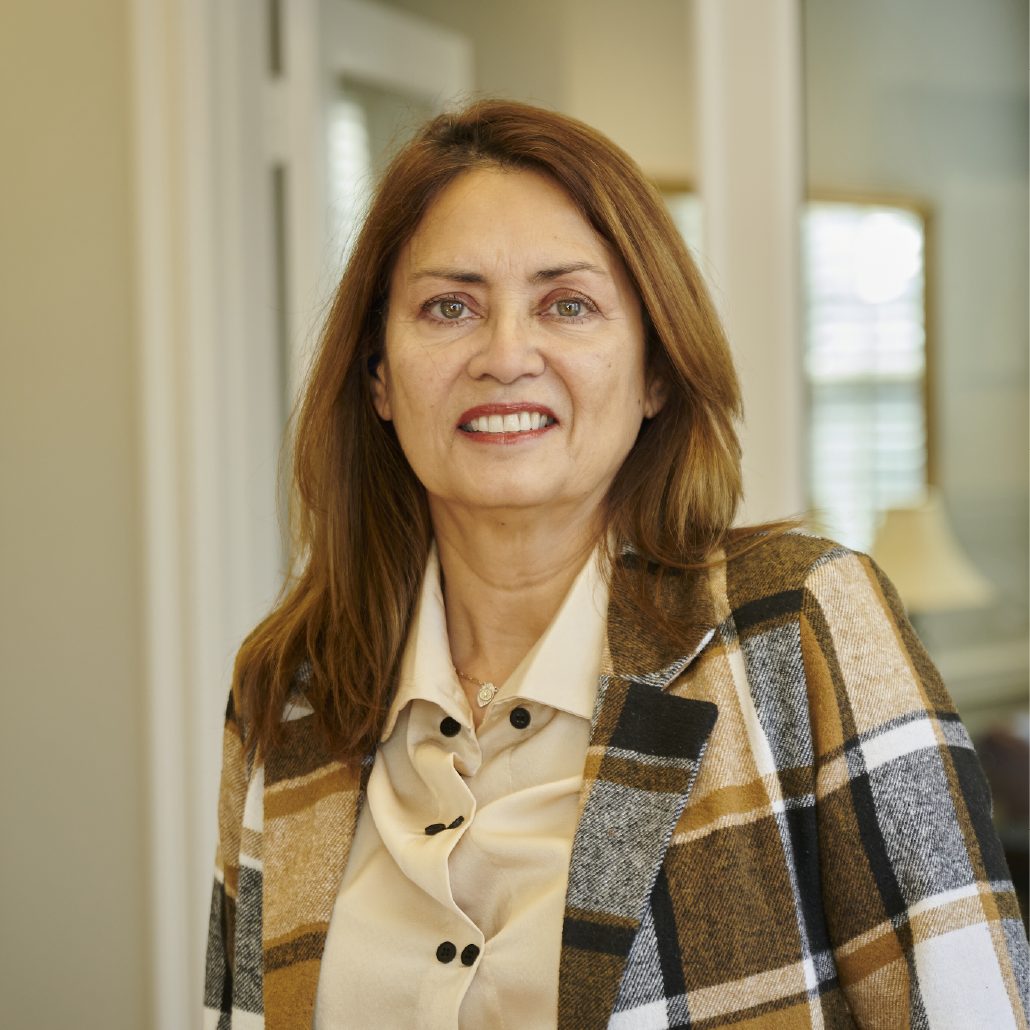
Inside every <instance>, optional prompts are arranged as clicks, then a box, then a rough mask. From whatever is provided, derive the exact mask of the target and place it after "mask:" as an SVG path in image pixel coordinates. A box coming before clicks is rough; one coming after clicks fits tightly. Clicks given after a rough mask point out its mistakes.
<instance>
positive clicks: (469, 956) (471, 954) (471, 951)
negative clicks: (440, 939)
mask: <svg viewBox="0 0 1030 1030" xmlns="http://www.w3.org/2000/svg"><path fill="white" fill-rule="evenodd" d="M440 947H441V948H442V947H443V945H442V944H441V945H440ZM451 947H452V948H453V947H454V945H453V944H452V945H451ZM439 954H440V952H439V951H437V955H439ZM477 958H479V947H478V946H477V945H475V944H470V945H469V946H468V947H467V948H466V949H465V950H464V951H463V952H462V953H461V964H462V965H463V966H471V965H472V963H473V962H475V961H476V959H477ZM447 961H448V962H449V961H450V959H448V960H447Z"/></svg>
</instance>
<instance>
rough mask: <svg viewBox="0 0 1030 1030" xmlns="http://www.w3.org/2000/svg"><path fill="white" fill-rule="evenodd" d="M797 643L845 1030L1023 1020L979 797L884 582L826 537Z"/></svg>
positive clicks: (938, 690) (971, 765) (922, 655)
mask: <svg viewBox="0 0 1030 1030" xmlns="http://www.w3.org/2000/svg"><path fill="white" fill-rule="evenodd" d="M801 639H802V654H803V659H804V666H805V676H806V681H807V685H808V693H809V704H810V711H811V720H812V732H813V743H814V745H815V753H816V807H817V819H818V838H819V858H820V862H819V864H820V877H821V883H822V895H823V907H824V911H825V913H826V919H827V926H828V931H829V937H830V945H831V947H832V950H833V955H834V958H835V961H836V966H837V971H838V975H839V977H840V982H841V986H842V987H843V989H844V992H845V995H846V997H847V1000H848V1004H849V1006H850V1008H851V1010H852V1013H853V1015H854V1018H855V1020H856V1022H857V1023H858V1025H859V1026H860V1027H863V1028H864V1027H870V1028H871V1027H876V1028H877V1030H882V1028H888V1027H889V1028H895V1027H896V1028H897V1030H902V1028H907V1027H909V1026H925V1027H966V1026H969V1027H973V1026H983V1027H988V1026H990V1027H994V1028H999V1030H1000V1028H1002V1027H1005V1028H1008V1027H1026V1026H1027V1022H1028V1018H1030V1016H1028V1001H1027V982H1028V954H1027V941H1026V937H1025V935H1024V931H1023V924H1022V921H1021V919H1020V916H1019V908H1018V903H1017V901H1016V896H1015V893H1014V891H1013V886H1012V883H1011V878H1010V875H1009V871H1008V868H1007V867H1006V864H1005V858H1004V854H1003V852H1002V848H1001V844H1000V843H999V841H998V837H997V835H996V833H995V831H994V827H993V825H992V823H991V798H990V791H989V789H988V786H987V783H986V780H985V778H984V775H983V772H982V770H981V768H980V765H979V762H978V761H977V757H976V754H975V752H974V750H973V747H972V743H971V741H970V739H969V735H968V734H967V732H966V730H965V727H964V726H963V725H962V723H961V721H960V720H959V717H958V714H957V713H956V711H955V707H954V705H953V703H952V701H951V699H950V697H949V696H948V693H947V691H946V690H945V688H944V685H943V683H942V682H941V679H940V676H939V674H938V673H937V670H936V669H935V668H934V666H933V664H932V663H931V661H930V659H929V657H928V656H927V654H926V652H925V650H924V649H923V647H922V645H921V644H920V642H919V640H918V638H917V637H916V635H915V633H914V631H913V629H912V627H911V625H910V624H909V622H908V619H907V618H906V616H905V613H904V609H903V607H902V605H901V602H900V600H899V599H898V597H897V594H896V592H895V591H894V588H893V587H892V586H891V584H890V582H889V581H888V580H887V579H886V577H885V576H884V575H883V573H882V572H881V571H880V570H879V569H878V568H877V567H876V565H875V564H874V563H873V562H872V561H871V560H870V559H869V558H867V557H865V556H864V555H856V554H854V553H851V552H848V551H845V550H844V549H843V548H839V549H837V550H836V551H834V552H832V553H830V554H827V555H825V556H824V557H823V559H821V561H820V562H818V563H817V564H816V565H815V567H814V568H813V569H812V570H811V571H810V572H809V574H808V576H807V578H806V582H805V589H804V596H803V599H802V620H801Z"/></svg>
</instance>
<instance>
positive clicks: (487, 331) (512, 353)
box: [468, 312, 544, 384]
mask: <svg viewBox="0 0 1030 1030" xmlns="http://www.w3.org/2000/svg"><path fill="white" fill-rule="evenodd" d="M534 328H535V327H534V325H533V323H532V321H531V319H530V318H527V317H526V316H522V315H519V314H518V313H517V312H503V313H501V314H498V315H495V316H493V317H491V318H489V319H487V323H486V325H484V326H483V327H482V329H481V330H480V331H479V332H478V333H477V334H476V337H477V343H478V348H477V350H476V352H475V353H474V354H473V356H472V359H471V361H469V366H468V372H469V375H470V376H472V378H473V379H481V378H483V377H484V376H489V377H490V378H492V379H496V380H497V382H499V383H504V384H508V383H514V382H516V381H517V380H519V379H521V378H522V377H523V376H538V375H540V374H541V373H542V372H543V371H544V358H543V355H542V354H541V353H540V351H539V350H538V349H537V347H536V341H535V340H534V336H535V335H536V334H535V333H534V332H533V329H534Z"/></svg>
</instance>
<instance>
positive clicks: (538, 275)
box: [531, 261, 608, 283]
mask: <svg viewBox="0 0 1030 1030" xmlns="http://www.w3.org/2000/svg"><path fill="white" fill-rule="evenodd" d="M572 272H596V273H597V274H598V275H607V274H608V272H607V270H606V269H604V268H601V267H600V266H599V265H595V264H594V263H593V262H591V261H571V262H569V264H567V265H555V267H554V268H542V269H541V270H540V271H539V272H534V273H533V275H532V276H531V281H532V282H535V283H546V282H550V281H551V280H552V279H560V278H561V277H562V276H563V275H570V274H571V273H572Z"/></svg>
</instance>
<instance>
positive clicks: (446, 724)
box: [440, 715, 461, 737]
mask: <svg viewBox="0 0 1030 1030" xmlns="http://www.w3.org/2000/svg"><path fill="white" fill-rule="evenodd" d="M440 732H441V733H442V734H443V735H444V736H445V737H456V736H457V735H458V734H459V733H461V723H460V722H458V720H457V719H452V718H451V717H450V716H449V715H448V716H447V718H446V719H444V721H443V722H442V723H440Z"/></svg>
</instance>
